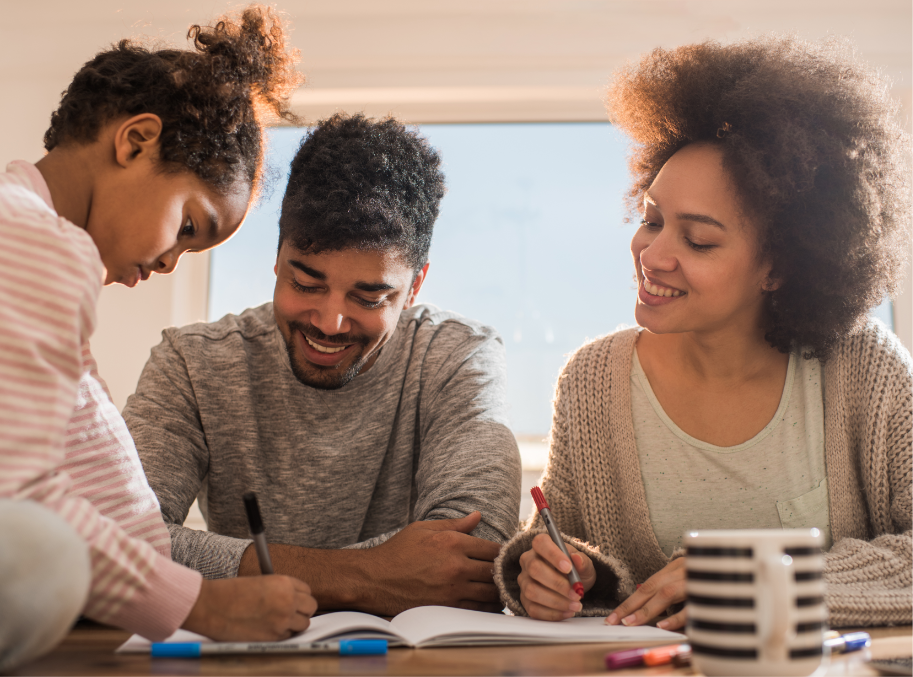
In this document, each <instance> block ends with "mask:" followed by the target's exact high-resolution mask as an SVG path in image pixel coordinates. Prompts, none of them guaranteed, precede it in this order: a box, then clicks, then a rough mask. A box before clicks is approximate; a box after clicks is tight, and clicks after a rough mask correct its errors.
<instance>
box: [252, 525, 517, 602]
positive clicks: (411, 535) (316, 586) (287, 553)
mask: <svg viewBox="0 0 913 677" xmlns="http://www.w3.org/2000/svg"><path fill="white" fill-rule="evenodd" d="M481 519H482V515H481V513H479V512H473V513H470V514H469V515H467V516H466V517H462V518H460V519H449V520H427V521H425V522H413V523H412V524H410V525H409V526H407V527H406V528H405V529H403V530H402V531H400V532H399V533H397V534H395V535H394V536H392V537H391V538H390V539H389V540H388V541H386V542H384V543H381V544H380V545H378V546H376V547H373V548H367V549H364V550H359V549H351V550H319V549H316V548H302V547H299V546H295V545H280V544H273V543H271V544H270V546H269V552H270V557H271V558H272V560H273V568H274V569H275V571H276V572H277V573H283V574H288V575H289V576H295V577H297V578H300V579H302V580H305V581H307V582H308V584H309V585H310V586H311V590H312V591H313V594H314V597H316V598H317V602H318V603H319V604H320V608H321V609H325V610H329V609H356V610H358V611H366V612H368V613H372V614H378V615H380V616H395V615H396V614H398V613H400V612H401V611H405V610H406V609H411V608H412V607H416V606H424V605H429V604H434V605H440V606H454V607H460V608H463V609H476V610H481V611H500V610H501V609H502V605H501V603H500V602H499V601H498V589H497V587H496V586H495V584H494V581H493V569H494V566H493V564H492V563H493V562H494V560H495V557H497V556H498V552H500V550H501V546H500V545H498V544H497V543H493V542H491V541H486V540H485V539H482V538H476V537H474V536H470V535H469V532H470V531H472V530H473V529H475V528H476V525H478V523H479V520H481ZM259 573H260V566H259V564H258V563H257V553H256V551H255V550H254V547H253V546H250V547H249V548H247V550H245V551H244V554H243V555H242V557H241V563H240V566H239V567H238V575H239V576H253V575H257V574H259Z"/></svg>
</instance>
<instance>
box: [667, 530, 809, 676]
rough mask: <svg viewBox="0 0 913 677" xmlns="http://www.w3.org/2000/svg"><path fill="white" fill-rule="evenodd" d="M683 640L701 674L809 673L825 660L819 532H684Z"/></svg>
mask: <svg viewBox="0 0 913 677" xmlns="http://www.w3.org/2000/svg"><path fill="white" fill-rule="evenodd" d="M684 544H685V547H686V548H687V557H686V560H685V564H686V567H685V568H686V571H687V582H686V585H685V588H686V592H687V596H688V606H687V608H688V628H687V633H688V640H689V643H690V644H691V655H692V662H693V663H694V664H695V666H696V667H697V668H698V669H699V670H700V671H701V672H703V673H704V674H705V675H797V676H798V675H810V674H812V673H813V672H815V670H817V669H818V668H819V667H821V665H822V663H823V662H824V661H825V656H824V653H823V651H822V648H823V642H824V633H825V631H826V630H827V627H826V623H827V609H826V607H825V606H824V579H823V577H822V571H823V568H824V557H823V555H822V552H821V547H822V545H823V544H824V538H823V536H822V534H821V532H820V531H819V530H818V529H732V530H716V531H714V530H707V531H692V532H689V533H687V534H685V539H684Z"/></svg>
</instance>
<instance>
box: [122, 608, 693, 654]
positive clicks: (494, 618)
mask: <svg viewBox="0 0 913 677" xmlns="http://www.w3.org/2000/svg"><path fill="white" fill-rule="evenodd" d="M327 639H334V640H335V639H386V640H389V641H390V644H391V646H412V647H423V646H485V645H492V644H572V643H574V642H645V643H650V642H665V643H667V644H674V643H675V642H679V641H682V640H684V639H685V636H684V635H680V634H678V633H675V632H669V631H667V630H660V629H658V628H653V627H649V626H647V627H635V628H626V627H624V626H622V625H605V623H604V619H602V618H569V619H567V620H565V621H559V622H557V623H549V622H546V621H536V620H533V619H531V618H520V617H518V616H505V615H503V614H489V613H483V612H481V611H467V610H465V609H452V608H450V607H443V606H420V607H416V608H414V609H409V610H408V611H404V612H403V613H401V614H399V615H398V616H396V617H395V618H394V619H393V620H391V621H385V620H384V619H383V618H378V617H377V616H372V615H370V614H363V613H359V612H357V611H338V612H335V613H330V614H324V615H323V616H315V617H314V618H312V619H311V626H310V627H309V628H308V629H307V630H305V631H304V632H303V633H302V634H300V635H297V636H296V637H294V638H292V639H290V640H287V641H289V642H319V641H323V640H327ZM166 641H168V642H206V643H209V642H211V641H212V640H210V639H206V638H205V637H202V636H201V635H196V634H194V633H192V632H188V631H186V630H178V631H177V632H176V633H174V634H173V635H172V636H171V637H169V638H168V639H167V640H166ZM149 647H150V643H149V641H148V640H146V639H143V638H142V637H140V636H139V635H133V637H131V638H130V639H128V640H127V641H126V642H124V644H123V645H121V647H120V648H119V649H118V650H117V651H118V652H122V653H137V652H140V653H141V652H148V651H149Z"/></svg>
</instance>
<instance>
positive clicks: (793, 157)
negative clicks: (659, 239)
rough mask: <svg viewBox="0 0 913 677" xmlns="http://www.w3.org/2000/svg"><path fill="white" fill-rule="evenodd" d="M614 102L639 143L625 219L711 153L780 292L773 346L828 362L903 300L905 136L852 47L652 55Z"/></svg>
mask: <svg viewBox="0 0 913 677" xmlns="http://www.w3.org/2000/svg"><path fill="white" fill-rule="evenodd" d="M607 104H608V109H609V114H610V118H611V120H612V121H613V122H614V123H615V124H616V125H618V126H619V127H620V128H621V129H622V130H623V131H624V132H626V133H627V134H628V136H629V137H630V138H631V139H632V140H633V151H632V155H631V158H630V163H629V164H630V169H631V173H632V175H633V185H632V187H631V189H630V191H629V194H628V203H629V207H630V208H631V209H632V211H633V210H634V209H638V208H639V205H638V203H639V201H640V200H641V199H642V197H643V193H644V191H645V190H646V189H647V188H648V187H649V186H650V184H651V183H652V182H653V180H654V179H655V178H656V175H657V174H658V173H659V170H660V169H661V168H662V166H663V165H664V164H665V163H666V161H667V160H669V158H670V157H671V156H672V155H673V154H674V153H676V152H677V151H678V150H679V149H681V148H682V147H684V146H686V145H688V144H691V143H701V142H704V143H710V144H713V145H714V146H716V147H717V148H718V149H719V150H720V151H721V152H722V155H723V164H724V167H725V168H726V169H727V171H728V172H729V174H730V176H731V178H732V180H733V185H734V186H735V187H736V190H737V193H738V196H739V199H740V201H741V204H742V207H743V208H744V209H745V211H746V213H747V214H749V215H750V216H751V217H752V219H753V221H754V222H755V223H757V224H758V227H759V230H760V233H759V236H758V245H759V246H758V253H759V256H760V258H761V260H764V261H769V262H770V263H771V264H772V266H773V267H772V270H771V273H770V278H771V279H772V280H776V281H777V282H779V287H778V288H777V289H776V290H774V291H770V292H767V293H766V299H765V303H766V319H765V321H766V326H765V338H766V340H767V341H768V342H769V343H770V344H771V345H772V346H774V347H776V348H778V349H779V350H781V351H783V352H788V351H791V350H802V351H803V354H804V355H805V356H806V357H809V358H811V357H818V358H820V359H826V358H827V356H828V354H829V353H830V351H831V350H832V348H833V346H834V344H835V342H836V341H837V340H839V339H840V338H841V337H842V336H844V335H846V334H848V333H851V332H853V331H855V330H856V329H858V328H859V327H860V326H861V325H862V324H863V323H864V322H865V320H866V315H867V313H868V311H869V310H870V309H871V308H873V307H874V306H876V305H878V304H879V303H880V302H881V301H882V300H883V299H884V298H885V296H886V295H888V294H893V293H895V292H896V290H897V288H898V285H899V282H900V278H901V274H902V270H903V265H904V260H905V253H906V249H907V247H908V246H909V222H910V165H909V155H908V152H909V148H910V146H909V137H908V135H907V134H905V133H904V132H903V130H902V129H901V127H900V126H899V124H898V122H897V104H896V103H895V102H894V101H893V100H892V99H891V98H890V96H889V89H888V84H887V82H886V81H885V80H884V79H882V78H880V77H879V76H878V75H877V74H876V73H875V72H873V71H872V70H871V69H869V68H868V67H866V66H865V65H864V64H862V63H861V62H860V61H859V60H858V59H857V58H856V56H855V54H854V53H853V51H852V49H850V48H849V47H848V46H847V45H846V44H845V43H842V42H840V41H837V40H831V41H827V42H823V43H816V44H812V43H808V42H803V41H801V40H798V39H796V38H794V37H783V36H766V37H761V38H758V39H754V40H746V41H743V42H738V43H735V44H732V45H725V46H724V45H720V44H718V43H716V42H705V43H702V44H696V45H689V46H685V47H679V48H676V49H655V50H653V51H652V52H651V53H650V54H648V55H646V56H645V57H643V58H642V59H641V61H640V62H639V63H637V64H631V65H629V66H627V67H625V68H624V69H622V70H621V71H620V72H618V73H617V74H616V76H615V78H614V80H613V82H612V84H611V86H610V89H609V93H608V98H607Z"/></svg>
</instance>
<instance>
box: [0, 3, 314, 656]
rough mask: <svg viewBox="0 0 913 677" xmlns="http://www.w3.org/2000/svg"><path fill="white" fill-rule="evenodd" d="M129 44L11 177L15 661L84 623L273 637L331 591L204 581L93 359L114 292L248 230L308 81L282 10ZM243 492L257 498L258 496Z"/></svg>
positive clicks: (3, 489)
mask: <svg viewBox="0 0 913 677" xmlns="http://www.w3.org/2000/svg"><path fill="white" fill-rule="evenodd" d="M190 37H191V38H192V39H193V42H194V49H191V50H186V51H182V50H170V49H169V50H147V49H145V48H143V47H140V46H138V45H134V44H132V43H130V42H129V41H126V40H125V41H121V42H120V43H119V44H117V45H116V46H114V47H113V48H112V49H110V50H107V51H104V52H101V53H100V54H98V55H96V56H95V58H93V59H92V60H91V61H89V62H88V63H87V64H86V65H85V66H83V68H82V69H81V70H80V71H79V72H78V73H77V74H76V76H75V77H74V79H73V82H72V83H71V84H70V86H69V87H68V89H67V91H66V92H65V93H64V95H63V99H62V101H61V104H60V107H59V108H58V110H57V111H56V112H55V113H54V114H53V116H52V117H51V126H50V129H49V130H48V132H47V134H46V135H45V147H46V149H47V151H48V152H47V154H46V155H45V156H44V157H43V158H42V159H41V160H39V161H38V162H37V163H36V164H34V165H33V164H30V163H28V162H21V161H20V162H13V163H11V164H10V165H9V166H8V167H7V171H6V172H5V173H2V174H0V532H2V533H3V545H2V546H0V608H2V609H3V612H2V613H0V672H5V671H7V670H9V669H11V668H12V667H13V666H15V665H16V664H18V663H21V662H23V661H25V660H28V659H30V658H33V657H35V656H37V655H39V654H41V653H42V652H44V651H47V650H48V649H50V648H51V647H52V646H53V645H54V644H55V643H56V642H57V641H59V639H60V638H61V637H62V636H63V634H65V633H66V631H67V629H68V628H69V626H70V625H72V623H73V621H74V619H75V618H76V617H77V616H78V615H79V614H83V615H86V616H88V617H89V618H92V619H95V620H98V621H100V622H103V623H109V624H112V625H116V626H118V627H121V628H124V629H126V630H129V631H131V632H136V633H140V634H142V635H144V636H146V637H148V638H150V639H153V640H162V639H164V638H165V637H167V636H169V635H170V634H172V633H173V632H174V631H175V630H177V629H178V628H179V627H183V628H186V629H188V630H192V631H195V632H198V633H201V634H205V635H207V636H210V637H213V638H217V639H225V640H231V639H243V640H257V639H260V640H267V639H277V638H281V637H287V636H289V635H290V634H292V633H295V632H299V631H301V630H303V629H305V628H306V627H307V625H308V622H309V617H310V615H311V614H312V613H313V612H314V610H315V608H316V602H315V601H314V599H313V597H311V595H310V590H309V589H308V586H307V585H306V584H304V583H303V582H302V581H298V580H295V579H291V578H288V577H284V576H262V577H256V578H249V579H232V580H223V581H203V580H202V579H201V577H200V575H199V574H198V573H196V572H194V571H191V570H190V569H186V568H184V567H181V566H179V565H177V564H175V563H174V562H172V561H171V558H170V545H171V543H170V539H169V537H168V532H167V531H166V530H165V527H164V524H163V522H162V518H161V515H160V514H159V512H158V503H157V502H156V500H155V497H154V495H153V494H152V492H151V490H150V489H149V486H148V484H147V483H146V481H145V477H144V476H143V472H142V467H141V466H140V463H139V458H138V457H137V454H136V450H135V448H134V447H133V442H132V440H131V439H130V435H129V433H128V432H127V429H126V426H125V425H124V422H123V420H122V419H121V418H120V415H119V414H118V413H117V410H116V409H115V408H114V406H113V404H112V403H111V401H110V399H109V397H108V395H107V391H106V389H105V386H104V383H103V382H102V381H101V380H100V378H99V376H98V374H97V371H96V368H95V362H94V360H93V358H92V354H91V352H90V350H89V343H88V340H89V337H90V336H91V334H92V330H93V328H94V324H95V304H96V301H97V298H98V294H99V291H100V289H101V286H102V285H103V284H111V283H113V282H119V283H121V284H125V285H127V286H131V287H132V286H134V285H135V284H137V283H138V282H139V281H140V280H145V279H146V278H148V277H149V275H150V274H152V273H162V274H167V273H170V272H172V271H173V270H174V269H175V267H176V266H177V264H178V260H179V259H180V257H181V255H182V254H184V253H185V252H187V251H200V250H203V249H207V248H210V247H214V246H216V245H218V244H219V243H221V242H223V241H225V240H226V239H227V238H228V237H230V236H231V235H232V234H233V233H234V232H235V231H236V230H237V228H238V227H239V226H240V224H241V222H242V220H243V219H244V216H245V214H246V213H247V210H248V208H249V206H250V203H251V200H252V197H253V195H254V194H255V192H256V190H257V187H258V184H259V182H260V178H261V164H262V156H263V143H262V135H263V124H264V121H265V117H266V116H269V115H279V116H285V117H289V113H288V111H287V102H288V96H289V95H290V93H291V92H292V91H293V90H294V88H295V87H296V86H297V84H298V83H299V82H300V76H299V75H298V74H297V72H296V71H295V70H294V62H295V55H294V53H293V52H292V51H291V50H287V49H286V46H285V33H284V31H283V28H282V25H281V23H280V22H279V21H278V19H277V18H276V16H275V14H274V13H273V12H272V11H271V10H267V9H265V8H262V7H257V6H252V7H250V8H248V9H246V10H244V11H243V12H242V13H241V14H240V15H239V16H238V17H237V18H235V19H233V18H225V19H223V20H222V21H220V22H219V23H218V24H217V25H216V26H214V27H211V28H201V27H199V26H194V27H193V28H192V29H191V31H190ZM239 500H240V497H239Z"/></svg>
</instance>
